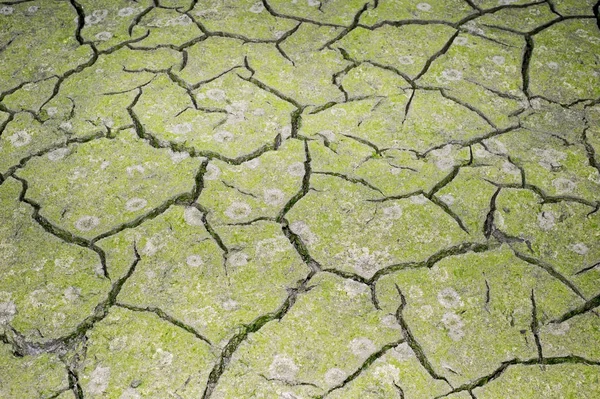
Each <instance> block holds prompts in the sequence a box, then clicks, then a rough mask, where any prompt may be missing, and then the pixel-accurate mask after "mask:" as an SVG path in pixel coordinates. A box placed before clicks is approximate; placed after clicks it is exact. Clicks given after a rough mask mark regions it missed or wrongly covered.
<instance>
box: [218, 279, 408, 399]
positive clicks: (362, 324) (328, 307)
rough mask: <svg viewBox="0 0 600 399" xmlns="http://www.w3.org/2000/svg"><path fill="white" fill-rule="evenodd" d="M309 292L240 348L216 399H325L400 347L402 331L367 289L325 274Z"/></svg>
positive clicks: (220, 385) (222, 380)
mask: <svg viewBox="0 0 600 399" xmlns="http://www.w3.org/2000/svg"><path fill="white" fill-rule="evenodd" d="M308 287H309V289H310V290H309V291H308V292H306V293H303V294H300V295H299V296H298V298H297V301H296V303H295V304H294V306H293V307H292V308H291V309H290V310H289V311H288V312H287V314H286V315H285V316H284V317H283V319H281V321H279V322H278V323H268V324H266V325H265V326H264V327H263V328H262V329H261V330H260V331H258V332H256V333H254V334H252V335H250V336H249V337H248V339H247V340H246V341H245V342H243V343H242V344H241V345H240V346H239V347H238V350H237V351H236V352H235V354H234V355H233V358H232V360H231V363H230V365H229V368H228V370H227V371H226V372H225V373H224V374H223V375H222V377H221V380H220V382H219V384H218V385H217V387H216V390H215V391H214V393H213V396H212V398H231V397H251V395H252V393H254V395H260V396H259V397H264V398H280V397H286V395H287V397H306V396H319V397H320V396H321V395H323V394H324V393H325V392H326V391H327V390H329V389H330V388H331V387H334V386H336V385H338V384H340V383H341V382H343V381H344V380H345V379H346V378H347V377H348V376H349V375H351V374H352V373H354V372H355V371H356V370H357V369H359V368H360V366H361V365H362V364H363V363H364V362H365V360H367V358H369V356H371V355H372V354H374V353H376V352H377V351H379V350H380V349H381V348H383V347H384V346H386V345H388V344H390V343H392V342H398V340H399V338H400V332H399V331H398V329H397V327H398V326H397V325H394V324H393V323H392V324H390V323H387V324H386V321H385V320H387V319H385V314H384V313H383V312H380V311H377V310H375V309H374V307H373V305H372V303H371V300H370V294H369V289H368V287H367V286H366V285H363V284H360V283H358V282H356V281H352V280H347V279H342V278H340V277H337V276H333V275H324V274H321V275H317V276H315V277H313V278H312V279H311V280H310V282H309V284H308ZM390 350H391V349H390ZM388 352H389V351H388Z"/></svg>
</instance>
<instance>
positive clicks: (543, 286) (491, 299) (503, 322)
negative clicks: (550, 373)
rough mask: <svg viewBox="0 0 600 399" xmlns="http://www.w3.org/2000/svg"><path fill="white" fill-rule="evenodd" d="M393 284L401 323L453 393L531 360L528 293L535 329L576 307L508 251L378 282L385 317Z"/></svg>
mask: <svg viewBox="0 0 600 399" xmlns="http://www.w3.org/2000/svg"><path fill="white" fill-rule="evenodd" d="M394 284H397V285H398V286H399V287H400V288H401V290H402V292H403V293H404V295H405V296H406V302H407V305H406V307H405V309H404V310H403V317H404V319H405V321H406V323H407V324H408V325H409V326H410V329H411V332H412V334H413V335H414V337H415V339H416V340H417V341H418V342H419V344H420V346H421V347H422V349H423V352H424V355H425V356H426V358H427V359H428V360H429V362H430V363H431V364H432V366H433V369H434V370H435V371H436V372H437V373H439V374H441V375H443V376H444V377H446V378H447V379H448V380H449V381H450V383H451V384H452V385H453V386H455V387H456V386H459V385H462V384H465V383H467V382H469V381H470V380H472V379H476V378H478V377H479V376H480V375H482V374H486V373H491V372H493V371H494V370H495V369H496V368H497V367H499V366H500V365H501V363H502V362H504V361H508V360H510V359H513V358H518V359H528V358H535V357H536V356H537V349H536V346H535V343H534V336H533V334H532V333H531V330H530V326H531V323H532V322H531V315H532V310H531V300H530V296H531V289H535V297H536V303H537V313H538V316H539V317H540V319H541V320H540V322H543V321H547V320H549V319H552V318H554V317H557V316H556V315H562V314H563V312H565V311H566V310H568V309H570V308H571V306H573V304H578V303H580V299H579V298H578V297H577V296H576V295H575V294H573V293H572V292H571V291H570V290H569V289H568V288H566V287H564V286H563V285H562V284H561V283H560V282H557V281H556V280H554V279H553V278H552V277H551V276H549V275H548V274H547V273H546V272H545V271H544V270H541V269H540V268H538V267H536V266H533V265H530V264H528V263H526V262H523V261H520V260H519V259H518V258H516V257H515V256H514V255H513V254H512V251H511V250H510V249H509V248H508V247H507V246H506V245H504V246H503V247H501V248H498V249H496V250H493V251H489V252H486V253H481V254H475V253H471V254H465V255H457V256H450V257H447V258H445V259H442V260H441V261H439V262H438V263H437V264H436V265H435V266H433V267H432V268H431V269H417V270H403V271H399V272H397V273H395V274H392V275H389V276H385V277H382V278H381V280H379V282H378V283H377V293H378V299H379V303H380V305H381V306H382V308H383V310H387V311H389V312H393V311H395V308H396V307H397V304H398V302H399V300H398V293H397V290H396V288H395V286H394ZM479 348H485V350H484V351H481V350H479ZM448 389H449V387H448Z"/></svg>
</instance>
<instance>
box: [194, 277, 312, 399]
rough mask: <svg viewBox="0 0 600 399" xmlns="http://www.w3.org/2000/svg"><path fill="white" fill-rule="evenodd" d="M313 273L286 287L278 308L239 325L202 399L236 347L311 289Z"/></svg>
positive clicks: (221, 373) (216, 380) (211, 373)
mask: <svg viewBox="0 0 600 399" xmlns="http://www.w3.org/2000/svg"><path fill="white" fill-rule="evenodd" d="M313 275H314V272H311V273H309V274H308V276H307V277H306V278H305V279H304V280H302V281H301V282H300V283H299V285H298V286H297V287H295V288H290V289H288V296H287V298H286V299H285V301H284V302H283V303H282V305H281V306H280V307H279V309H277V310H275V311H274V312H270V313H267V314H264V315H262V316H259V317H257V318H256V319H254V320H253V321H252V322H250V323H249V324H244V325H242V326H240V327H239V331H238V332H237V333H236V334H235V335H234V336H233V337H232V338H231V339H229V341H228V342H227V344H225V347H224V348H223V350H222V351H221V354H220V356H219V360H218V361H217V363H216V364H215V366H214V367H213V369H212V370H211V372H210V374H209V376H208V383H207V385H206V389H205V390H204V393H203V395H202V399H208V398H210V397H211V396H212V394H213V393H214V390H215V388H216V387H217V384H218V383H219V380H220V379H221V376H222V375H223V373H225V371H226V369H227V366H228V365H229V363H230V361H231V357H232V356H233V355H234V353H235V352H236V351H237V349H238V347H239V346H240V345H241V344H242V343H244V342H245V341H246V339H247V338H248V336H249V335H250V334H252V333H256V332H258V331H260V329H261V328H263V327H264V326H265V325H266V324H267V323H269V322H271V321H275V320H281V319H283V317H284V316H285V315H286V314H287V313H288V312H289V311H290V309H291V308H292V307H293V306H294V304H295V303H296V299H297V298H298V295H300V294H302V293H305V292H308V291H309V290H310V289H311V288H310V287H308V286H307V285H308V282H309V281H310V279H311V278H312V276H313Z"/></svg>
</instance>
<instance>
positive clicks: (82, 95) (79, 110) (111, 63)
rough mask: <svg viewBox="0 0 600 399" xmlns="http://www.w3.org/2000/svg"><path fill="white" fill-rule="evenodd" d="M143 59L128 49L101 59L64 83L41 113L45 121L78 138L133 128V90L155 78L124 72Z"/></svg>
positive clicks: (148, 74)
mask: <svg viewBox="0 0 600 399" xmlns="http://www.w3.org/2000/svg"><path fill="white" fill-rule="evenodd" d="M157 55H158V54H157ZM161 55H162V54H161ZM141 58H142V55H141V54H138V53H136V52H133V51H131V50H128V49H122V50H120V51H117V52H115V53H113V54H109V55H104V56H100V57H99V58H98V59H97V60H96V61H95V63H94V64H93V65H92V66H90V67H89V68H85V69H83V70H82V71H80V72H79V73H75V74H73V75H70V76H69V77H68V78H67V79H65V80H64V81H63V82H62V84H61V85H60V88H59V91H58V92H57V93H56V95H54V96H53V97H52V98H51V99H50V100H49V101H48V102H47V104H45V105H44V107H43V109H42V112H41V113H40V114H41V116H42V118H43V120H50V121H54V122H55V123H57V124H58V127H59V128H60V129H61V130H63V131H65V132H66V133H68V134H69V135H71V136H75V137H76V136H83V135H87V134H90V133H93V132H96V131H99V130H104V131H106V130H107V129H112V128H118V127H121V126H127V125H129V124H131V122H132V121H131V118H130V116H129V114H128V112H127V107H128V106H129V104H130V103H131V102H132V101H133V99H134V98H135V95H136V92H135V90H134V89H135V88H136V87H138V86H142V85H144V84H146V83H147V82H148V81H150V80H151V79H152V78H153V77H154V75H153V74H152V73H149V72H141V73H136V74H132V73H127V72H125V71H124V70H123V68H124V66H130V67H135V66H137V65H136V61H137V62H139V61H138V60H140V59H141ZM163 59H164V58H163Z"/></svg>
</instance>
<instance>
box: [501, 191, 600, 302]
mask: <svg viewBox="0 0 600 399" xmlns="http://www.w3.org/2000/svg"><path fill="white" fill-rule="evenodd" d="M541 202H542V201H541V198H540V197H539V196H537V195H536V194H535V193H533V192H531V191H528V190H512V189H511V190H505V189H502V192H501V193H500V195H498V198H497V200H496V217H495V219H494V220H495V223H496V226H497V228H498V229H500V230H501V231H503V232H504V233H506V234H508V235H509V236H512V237H517V238H519V239H520V240H521V241H522V242H520V243H519V242H517V243H514V244H512V245H513V246H514V248H515V249H516V250H517V251H519V252H520V253H522V254H523V255H525V256H528V257H532V258H534V259H538V260H540V261H542V262H545V263H547V264H549V265H550V266H551V267H553V268H554V269H555V270H556V271H557V272H559V273H561V274H562V275H563V276H564V278H566V279H567V280H570V281H572V282H573V284H574V285H575V286H576V287H578V288H579V289H581V290H582V292H583V293H585V295H586V296H593V295H596V294H597V291H598V281H599V278H600V270H599V269H598V268H595V267H594V265H595V264H596V263H598V261H599V260H600V245H599V242H600V241H599V237H600V232H599V231H600V230H599V229H598V227H599V226H600V215H598V213H597V212H596V213H593V214H590V212H591V211H592V209H591V208H590V207H588V206H586V205H581V204H577V203H567V202H561V203H554V204H552V203H548V204H542V203H541ZM527 243H529V244H527ZM528 246H530V248H531V249H529V247H528Z"/></svg>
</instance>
